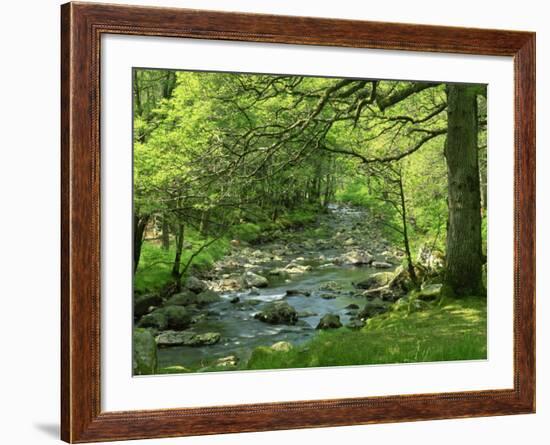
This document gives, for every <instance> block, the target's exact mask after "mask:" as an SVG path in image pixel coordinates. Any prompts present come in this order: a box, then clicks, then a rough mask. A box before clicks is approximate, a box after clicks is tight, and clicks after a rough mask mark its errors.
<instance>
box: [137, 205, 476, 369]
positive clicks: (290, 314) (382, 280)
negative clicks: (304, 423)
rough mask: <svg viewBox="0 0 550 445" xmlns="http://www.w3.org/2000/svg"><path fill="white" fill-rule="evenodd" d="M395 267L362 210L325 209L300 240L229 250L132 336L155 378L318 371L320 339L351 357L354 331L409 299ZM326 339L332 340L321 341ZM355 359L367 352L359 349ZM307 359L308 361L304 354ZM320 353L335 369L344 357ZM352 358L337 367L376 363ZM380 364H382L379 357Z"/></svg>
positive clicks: (283, 237) (285, 235)
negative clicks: (144, 334) (146, 340)
mask: <svg viewBox="0 0 550 445" xmlns="http://www.w3.org/2000/svg"><path fill="white" fill-rule="evenodd" d="M400 263H401V254H400V252H399V250H398V249H395V248H393V247H392V246H391V245H390V243H388V241H386V240H385V239H384V238H383V237H382V236H381V233H380V232H379V231H377V229H376V225H375V224H374V222H373V221H371V220H370V218H369V215H368V214H367V212H366V211H365V210H363V209H361V208H356V207H349V206H337V205H332V206H330V207H329V209H328V212H327V213H324V214H320V215H319V216H318V217H317V220H316V221H315V223H313V224H311V225H308V226H306V227H303V228H300V229H299V230H292V231H285V232H282V231H281V232H280V233H278V234H276V235H275V236H273V237H271V239H269V240H268V241H266V242H263V243H259V244H256V245H248V244H247V243H242V242H238V241H234V242H232V246H231V251H230V252H229V254H228V255H226V256H224V257H223V258H222V259H221V260H219V261H218V262H216V263H215V264H214V267H213V268H212V269H211V270H209V271H208V272H207V273H204V274H203V275H202V276H201V277H200V278H201V279H200V280H199V279H197V278H196V277H193V278H192V279H190V280H189V281H188V283H187V284H186V289H184V290H183V292H181V293H179V294H176V295H173V296H171V297H170V298H168V299H167V300H166V301H160V300H158V299H157V300H155V302H154V303H155V304H153V305H152V307H151V308H149V307H148V308H147V309H146V312H147V313H145V314H143V316H142V317H140V318H139V319H138V320H137V326H138V327H140V328H146V329H147V330H148V331H149V332H151V334H152V336H153V337H155V339H156V340H155V341H156V351H155V354H156V365H155V369H156V372H160V373H170V372H189V371H207V370H208V371H211V370H229V369H262V368H270V367H271V368H273V367H274V368H280V367H295V366H300V367H302V366H316V365H315V364H314V363H321V362H323V360H322V358H320V357H319V354H320V351H321V350H324V349H323V348H324V347H317V346H315V345H316V344H317V345H322V344H324V343H322V342H323V341H324V340H319V338H322V339H325V337H326V336H327V335H329V336H330V335H333V334H336V333H338V335H344V334H342V331H343V332H347V333H349V334H350V335H351V336H350V337H349V338H348V337H346V339H345V340H344V339H338V340H337V339H336V338H335V339H334V340H337V343H340V342H344V344H345V345H346V346H345V348H344V349H346V350H348V351H350V350H351V349H353V348H354V347H355V348H356V349H357V345H356V346H354V347H353V346H351V344H352V343H353V341H351V343H350V340H352V339H353V335H355V336H357V335H358V334H357V330H360V329H361V332H363V331H364V330H366V329H367V328H364V329H362V328H363V327H364V326H365V322H367V321H373V320H374V318H373V317H375V316H376V315H378V314H382V313H386V312H388V311H390V310H393V309H396V307H395V305H394V304H393V303H395V302H396V301H398V300H399V299H400V298H401V297H403V295H404V294H405V293H406V289H405V288H403V286H402V284H403V283H402V282H401V281H399V280H395V277H396V276H402V275H403V274H402V269H398V267H399V264H400ZM396 269H397V271H396ZM400 271H401V272H400ZM396 272H397V273H396ZM391 279H394V283H393V284H392V286H389V283H388V282H389V281H390V280H391ZM390 284H391V283H390ZM422 304H423V305H424V306H426V303H424V302H423V303H422ZM155 305H157V306H161V307H160V308H157V309H155ZM415 307H416V306H415ZM167 308H168V310H169V313H168V315H167V314H166V313H163V311H165V312H166V310H167ZM416 308H418V307H416ZM151 309H152V310H151ZM413 309H414V308H413ZM406 310H407V311H409V312H410V311H411V307H410V305H407V308H406ZM482 318H483V317H481V319H482ZM170 319H173V320H176V322H172V323H170ZM167 320H168V321H167ZM178 320H179V321H178ZM369 329H370V328H369ZM325 330H326V331H331V332H327V333H325V332H323V334H322V335H319V332H320V331H325ZM346 335H347V334H346ZM358 338H362V337H358ZM316 341H317V343H315V342H316ZM319 341H321V343H319ZM329 343H330V342H329ZM360 343H362V341H361V342H360ZM333 344H334V343H333ZM348 345H350V346H348ZM388 345H389V344H388ZM336 349H340V345H337V346H336ZM359 349H361V350H362V351H367V349H365V347H364V345H363V347H361V348H359ZM478 349H479V348H478ZM312 350H315V351H316V352H315V354H313V355H312V354H308V353H307V351H312ZM300 351H301V352H300ZM304 351H306V353H304ZM274 352H275V354H273V353H274ZM325 352H326V354H329V355H331V356H332V357H333V359H332V360H333V361H334V360H336V362H342V360H338V359H337V357H339V356H341V353H340V354H338V353H336V351H332V352H329V351H325ZM296 354H297V355H296ZM323 354H324V353H323ZM323 354H321V355H323ZM359 355H360V356H357V357H355V359H354V360H358V361H356V362H352V363H348V361H349V360H343V362H344V363H341V364H365V363H371V362H372V360H373V358H371V359H370V361H369V359H368V358H367V357H365V355H364V354H362V353H360V354H359ZM463 355H464V354H463ZM466 355H468V354H466ZM469 355H470V356H472V354H469ZM474 355H475V356H476V357H477V356H478V355H480V354H474ZM481 355H482V353H481ZM298 356H300V357H301V359H300V360H298V359H297V357H298ZM306 356H315V357H316V358H315V359H311V357H310V358H308V359H304V357H306ZM289 357H292V358H289ZM384 357H386V360H388V359H389V358H388V357H387V354H386V355H384V354H379V359H380V360H384ZM472 358H473V356H472ZM327 359H328V360H329V362H327V363H331V362H330V359H329V358H328V357H327ZM428 359H429V357H428ZM273 360H275V361H273ZM304 360H305V361H304ZM308 360H309V361H308ZM352 361H353V360H352ZM306 362H307V363H309V364H307V363H306ZM336 362H334V363H336ZM319 366H323V365H319ZM326 366H328V365H326ZM144 373H147V372H144Z"/></svg>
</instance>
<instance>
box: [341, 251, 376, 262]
mask: <svg viewBox="0 0 550 445" xmlns="http://www.w3.org/2000/svg"><path fill="white" fill-rule="evenodd" d="M373 260H374V257H373V256H372V255H371V254H370V253H369V252H367V251H366V250H352V251H350V252H347V253H344V254H342V255H340V256H339V257H336V258H334V259H333V260H332V262H333V263H334V264H338V265H340V264H351V265H355V266H361V265H364V264H370V263H372V261H373Z"/></svg>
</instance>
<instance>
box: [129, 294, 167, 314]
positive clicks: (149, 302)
mask: <svg viewBox="0 0 550 445" xmlns="http://www.w3.org/2000/svg"><path fill="white" fill-rule="evenodd" d="M161 304H162V298H161V296H160V295H159V294H143V295H134V317H136V318H139V317H142V316H143V315H145V314H146V313H147V312H149V309H150V308H151V307H152V306H160V305H161Z"/></svg>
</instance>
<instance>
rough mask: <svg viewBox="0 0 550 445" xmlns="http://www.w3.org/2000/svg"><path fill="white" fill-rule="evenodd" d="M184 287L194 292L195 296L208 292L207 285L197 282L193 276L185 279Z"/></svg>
mask: <svg viewBox="0 0 550 445" xmlns="http://www.w3.org/2000/svg"><path fill="white" fill-rule="evenodd" d="M185 287H186V288H187V289H189V290H190V291H191V292H195V293H196V294H199V293H201V292H204V291H205V290H208V285H207V284H206V283H205V282H204V281H202V280H199V279H198V278H196V277H193V276H191V277H189V278H187V281H186V282H185Z"/></svg>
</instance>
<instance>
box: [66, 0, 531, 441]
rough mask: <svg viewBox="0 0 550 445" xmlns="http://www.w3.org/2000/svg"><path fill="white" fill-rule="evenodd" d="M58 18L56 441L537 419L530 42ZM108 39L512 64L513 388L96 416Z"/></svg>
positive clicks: (342, 25) (509, 37)
mask: <svg viewBox="0 0 550 445" xmlns="http://www.w3.org/2000/svg"><path fill="white" fill-rule="evenodd" d="M61 18H62V20H61V37H62V44H61V86H62V88H61V110H62V112H61V125H62V127H61V145H62V157H61V170H62V177H61V202H62V211H61V231H62V242H61V294H62V295H61V314H62V316H61V329H62V339H61V352H62V354H61V355H62V357H61V368H62V373H61V420H62V421H61V436H62V439H63V440H65V441H67V442H92V441H103V440H120V439H139V438H150V437H173V436H185V435H198V434H215V433H229V432H242V431H263V430H278V429H287V428H307V427H323V426H338V425H351V424H367V423H380V422H402V421H412V420H424V419H441V418H457V417H472V416H491V415H507V414H519V413H532V412H534V410H535V35H534V34H533V33H528V32H517V31H502V30H485V29H467V28H453V27H437V26H421V25H409V24H389V23H380V22H360V21H351V20H333V19H317V18H305V17H285V16H268V15H255V14H236V13H221V12H213V11H196V10H185V9H171V8H146V7H132V6H117V5H105V4H91V3H86V4H81V3H69V4H65V5H63V6H62V8H61ZM104 33H110V34H133V35H155V36H171V37H186V38H198V39H223V40H239V41H253V42H276V43H286V44H304V45H325V46H336V47H356V48H381V49H394V50H411V51H432V52H450V53H462V54H482V55H501V56H512V57H514V66H515V106H516V110H515V171H514V177H515V192H514V193H515V223H514V228H515V238H514V243H515V251H514V252H510V254H511V255H512V254H513V255H514V305H515V306H514V340H515V341H514V348H515V351H514V352H515V353H514V388H513V389H498V388H496V389H495V390H493V391H476V392H462V393H438V394H419V395H412V396H392V397H369V398H354V399H339V400H315V401H301V402H289V403H271V404H257V405H238V406H230V407H227V406H225V407H210V408H198V409H197V408H181V409H170V410H155V411H131V412H101V402H100V381H101V379H100V319H99V313H100V251H99V247H100V223H99V221H100V176H99V172H100V145H99V130H100V129H99V113H100V104H99V97H100V94H99V93H100V82H99V68H100V66H99V62H100V37H101V35H102V34H104ZM495 131H497V130H495ZM182 404H185V400H182Z"/></svg>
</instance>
